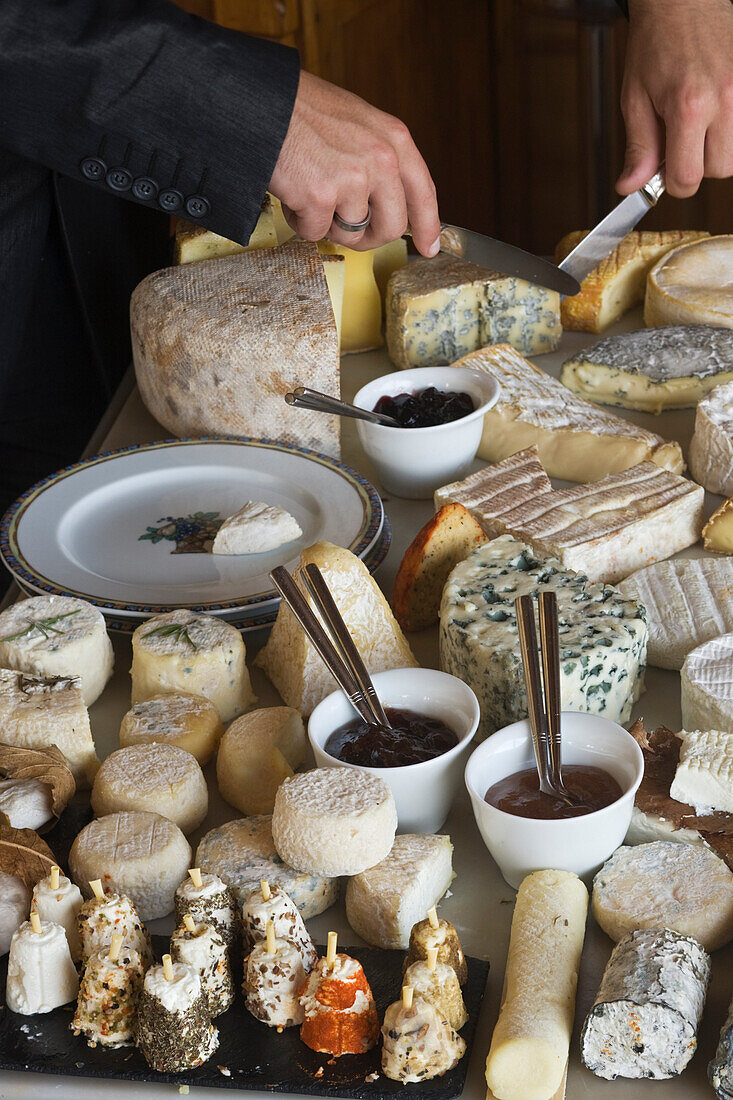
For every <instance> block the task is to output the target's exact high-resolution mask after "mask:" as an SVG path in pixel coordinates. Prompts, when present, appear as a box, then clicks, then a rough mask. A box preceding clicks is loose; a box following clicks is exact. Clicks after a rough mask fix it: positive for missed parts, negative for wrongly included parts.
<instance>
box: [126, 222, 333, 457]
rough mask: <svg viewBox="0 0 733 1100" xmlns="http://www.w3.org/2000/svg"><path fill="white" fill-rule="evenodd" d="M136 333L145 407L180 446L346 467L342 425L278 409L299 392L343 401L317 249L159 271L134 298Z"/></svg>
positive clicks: (295, 247)
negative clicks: (300, 456)
mask: <svg viewBox="0 0 733 1100" xmlns="http://www.w3.org/2000/svg"><path fill="white" fill-rule="evenodd" d="M340 263H341V262H340V261H339V266H340ZM130 326H131V335H132V347H133V358H134V361H135V373H136V377H137V381H138V385H139V387H140V393H141V396H142V399H143V401H144V403H145V405H146V407H147V409H148V410H149V412H150V413H151V414H152V415H153V416H154V417H155V418H156V420H158V421H159V422H160V423H161V424H162V425H163V426H164V427H165V428H167V429H168V431H171V432H173V434H174V435H179V436H200V435H245V436H254V437H255V438H267V439H275V440H278V441H280V442H282V443H287V444H292V445H295V446H302V447H309V448H311V449H313V450H315V451H319V452H322V453H324V454H327V455H330V456H332V457H336V458H337V457H338V456H339V453H340V442H339V418H338V417H336V416H324V415H323V414H322V413H309V412H307V411H304V410H303V409H297V408H291V407H289V406H288V405H286V404H285V401H284V400H283V398H284V395H285V394H286V393H287V392H288V391H289V390H292V389H293V388H294V387H295V386H299V385H307V386H312V387H313V389H317V390H321V391H322V392H324V393H333V394H336V395H338V394H339V392H340V374H339V348H338V332H337V327H336V321H335V317H334V308H333V306H332V303H331V298H330V295H329V292H328V285H327V281H326V275H325V273H324V262H323V260H322V259H321V257H320V256H319V255H318V249H317V247H316V245H315V244H312V243H310V242H308V241H293V242H289V243H288V244H284V245H281V246H280V247H278V248H260V249H255V250H254V251H251V252H246V253H244V254H243V255H240V256H228V257H225V258H223V259H218V260H207V261H202V262H201V263H195V264H185V265H183V266H180V267H172V268H165V269H163V270H162V271H155V272H153V274H152V275H148V276H147V278H146V279H143V281H142V282H141V283H140V284H139V286H138V287H136V289H135V290H134V292H133V295H132V299H131V301H130Z"/></svg>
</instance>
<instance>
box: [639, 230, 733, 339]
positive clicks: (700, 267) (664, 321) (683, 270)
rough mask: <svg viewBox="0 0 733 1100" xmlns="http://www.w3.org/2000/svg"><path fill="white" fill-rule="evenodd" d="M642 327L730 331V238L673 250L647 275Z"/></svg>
mask: <svg viewBox="0 0 733 1100" xmlns="http://www.w3.org/2000/svg"><path fill="white" fill-rule="evenodd" d="M644 323H645V324H646V325H648V326H649V327H652V326H654V325H695V324H703V325H723V326H724V327H725V328H733V236H727V237H726V236H721V237H708V238H707V239H703V240H700V241H693V242H692V243H691V244H684V245H682V246H681V247H680V248H675V249H674V250H673V251H672V252H670V253H668V254H667V255H666V256H664V257H663V258H662V259H661V260H660V261H659V262H658V263H657V264H655V265H654V267H653V268H652V270H651V271H650V272H649V277H648V278H647V284H646V297H645V299H644Z"/></svg>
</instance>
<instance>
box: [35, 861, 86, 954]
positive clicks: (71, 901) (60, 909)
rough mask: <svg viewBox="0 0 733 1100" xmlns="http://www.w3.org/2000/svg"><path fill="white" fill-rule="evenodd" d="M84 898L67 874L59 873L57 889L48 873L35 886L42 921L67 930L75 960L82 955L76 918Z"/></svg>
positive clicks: (37, 910) (36, 908)
mask: <svg viewBox="0 0 733 1100" xmlns="http://www.w3.org/2000/svg"><path fill="white" fill-rule="evenodd" d="M83 900H84V899H83V898H82V896H81V890H80V889H79V887H78V886H77V885H76V883H74V882H72V881H71V879H68V878H67V877H66V875H59V884H58V888H57V889H56V890H54V889H52V887H51V876H50V875H46V877H45V878H42V879H41V880H40V882H37V883H36V885H35V886H34V887H33V907H34V909H35V910H36V912H37V913H38V916H39V917H40V918H41V920H42V921H43V920H45V921H50V922H51V923H52V924H60V925H62V927H63V928H64V930H65V932H66V939H67V940H68V941H69V950H70V951H71V957H72V959H73V960H74V962H78V961H79V959H80V958H81V955H82V951H81V936H80V935H79V926H78V922H77V919H76V918H77V915H78V913H79V910H80V909H81V907H82V902H83ZM26 910H27V904H26Z"/></svg>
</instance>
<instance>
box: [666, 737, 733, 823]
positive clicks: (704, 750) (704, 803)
mask: <svg viewBox="0 0 733 1100" xmlns="http://www.w3.org/2000/svg"><path fill="white" fill-rule="evenodd" d="M680 737H681V739H682V745H681V747H680V760H679V764H678V765H677V770H676V772H675V775H674V779H673V780H672V785H671V786H670V788H669V793H670V796H671V797H672V798H676V799H677V801H678V802H684V803H685V804H686V805H688V806H693V807H694V808H695V812H696V813H698V814H706V813H709V812H710V811H711V810H723V811H725V812H726V813H733V733H725V732H723V731H722V730H692V731H690V732H687V731H683V732H682V733H681V734H680Z"/></svg>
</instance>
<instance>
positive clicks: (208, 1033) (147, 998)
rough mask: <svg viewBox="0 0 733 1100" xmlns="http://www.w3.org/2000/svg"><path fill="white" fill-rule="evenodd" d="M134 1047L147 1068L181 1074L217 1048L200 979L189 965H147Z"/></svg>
mask: <svg viewBox="0 0 733 1100" xmlns="http://www.w3.org/2000/svg"><path fill="white" fill-rule="evenodd" d="M137 1045H138V1047H139V1049H140V1050H141V1051H142V1053H143V1055H144V1056H145V1061H146V1062H147V1063H148V1065H149V1066H150V1068H151V1069H154V1070H156V1071H157V1072H158V1073H181V1072H182V1071H183V1070H186V1069H195V1067H196V1066H200V1065H203V1063H204V1062H206V1061H207V1060H208V1059H209V1058H210V1057H211V1055H212V1054H213V1053H214V1051H215V1050H216V1049H217V1047H218V1046H219V1032H218V1031H217V1029H216V1028H215V1027H213V1026H212V1023H211V1017H210V1016H209V1013H208V1010H207V1008H206V997H205V996H204V992H203V989H202V988H201V979H200V978H199V976H198V974H197V972H196V971H195V970H194V969H193V967H192V966H186V964H185V963H171V969H170V978H167V977H166V976H165V968H164V967H163V966H151V968H150V970H148V972H147V974H146V975H145V983H144V985H143V992H142V996H141V998H140V1005H139V1008H138V1013H137Z"/></svg>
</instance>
